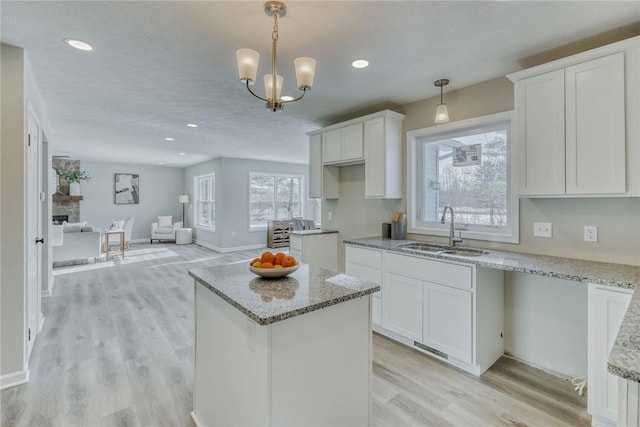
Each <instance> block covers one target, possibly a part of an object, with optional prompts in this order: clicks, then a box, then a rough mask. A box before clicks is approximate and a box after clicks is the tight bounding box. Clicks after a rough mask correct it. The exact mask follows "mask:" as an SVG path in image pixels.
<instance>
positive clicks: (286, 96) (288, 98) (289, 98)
mask: <svg viewBox="0 0 640 427" xmlns="http://www.w3.org/2000/svg"><path fill="white" fill-rule="evenodd" d="M280 99H281V100H283V101H293V96H289V95H285V96H283V97H281V98H280Z"/></svg>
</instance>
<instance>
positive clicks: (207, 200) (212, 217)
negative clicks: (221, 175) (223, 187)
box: [194, 173, 216, 230]
mask: <svg viewBox="0 0 640 427" xmlns="http://www.w3.org/2000/svg"><path fill="white" fill-rule="evenodd" d="M194 180H195V187H196V188H195V191H194V194H195V195H196V225H197V226H198V227H204V228H210V229H213V230H215V229H216V174H215V173H211V174H209V175H203V176H198V177H196V178H195V179H194Z"/></svg>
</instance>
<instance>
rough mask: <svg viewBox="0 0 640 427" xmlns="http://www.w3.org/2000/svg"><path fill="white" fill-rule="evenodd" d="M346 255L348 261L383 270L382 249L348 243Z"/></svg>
mask: <svg viewBox="0 0 640 427" xmlns="http://www.w3.org/2000/svg"><path fill="white" fill-rule="evenodd" d="M345 255H346V257H345V260H346V262H347V263H351V264H359V265H362V266H365V267H370V268H374V269H376V270H382V252H381V251H378V250H375V249H365V248H356V247H353V246H349V245H347V246H346V252H345Z"/></svg>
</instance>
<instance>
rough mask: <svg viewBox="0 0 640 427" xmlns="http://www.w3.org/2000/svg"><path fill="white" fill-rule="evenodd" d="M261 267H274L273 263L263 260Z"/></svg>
mask: <svg viewBox="0 0 640 427" xmlns="http://www.w3.org/2000/svg"><path fill="white" fill-rule="evenodd" d="M260 268H273V264H271V263H270V262H263V263H261V264H260Z"/></svg>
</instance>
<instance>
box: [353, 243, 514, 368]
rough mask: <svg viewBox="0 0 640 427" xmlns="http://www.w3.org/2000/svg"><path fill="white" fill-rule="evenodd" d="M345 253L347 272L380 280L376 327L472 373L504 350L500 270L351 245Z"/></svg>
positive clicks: (383, 332) (502, 291)
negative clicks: (379, 314) (378, 315)
mask: <svg viewBox="0 0 640 427" xmlns="http://www.w3.org/2000/svg"><path fill="white" fill-rule="evenodd" d="M345 253H346V258H345V266H346V272H347V274H349V275H353V276H355V277H359V278H362V279H366V280H371V281H373V280H375V279H377V278H381V280H382V282H381V295H380V301H379V304H380V311H381V316H380V317H378V318H377V319H376V318H375V317H374V319H373V326H374V330H375V331H377V332H379V333H381V334H383V335H386V336H388V337H390V338H393V339H395V340H397V341H400V342H402V343H404V344H406V345H409V346H412V347H414V348H417V349H419V350H420V351H423V352H426V353H428V354H430V355H432V356H434V357H437V358H439V359H441V360H444V361H446V362H448V363H450V364H452V365H455V366H458V367H460V368H461V369H464V370H466V371H467V372H470V373H472V374H475V375H481V374H482V373H483V372H484V371H486V370H487V369H488V368H489V367H490V366H491V365H492V364H493V363H494V362H495V361H496V360H498V359H499V358H500V356H502V354H503V353H504V342H503V337H502V334H503V322H504V320H503V313H504V275H503V274H502V272H501V271H499V270H493V269H487V268H481V267H476V266H475V265H470V264H464V263H458V262H450V261H442V260H436V259H433V258H429V259H427V258H425V257H420V256H414V255H405V254H400V253H397V252H392V251H384V250H376V249H369V248H361V247H356V246H351V245H347V246H346V252H345ZM373 301H374V302H373V304H374V306H375V297H374V299H373Z"/></svg>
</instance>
